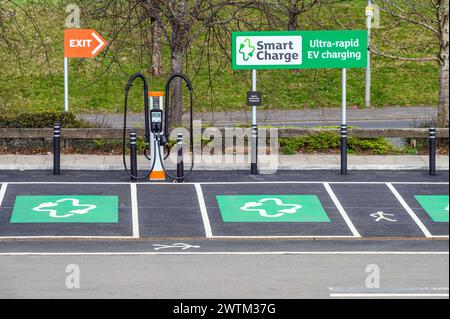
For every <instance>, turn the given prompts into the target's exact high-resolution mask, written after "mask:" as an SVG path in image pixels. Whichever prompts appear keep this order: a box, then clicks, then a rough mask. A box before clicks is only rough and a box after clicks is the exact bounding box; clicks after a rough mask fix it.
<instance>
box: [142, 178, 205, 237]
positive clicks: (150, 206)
mask: <svg viewBox="0 0 450 319" xmlns="http://www.w3.org/2000/svg"><path fill="white" fill-rule="evenodd" d="M137 199H138V207H139V233H140V236H141V237H144V238H145V237H205V235H206V234H205V228H204V225H203V222H202V217H201V213H200V207H199V202H198V200H197V195H196V190H195V186H194V185H192V184H165V185H161V184H159V185H149V184H146V185H137Z"/></svg>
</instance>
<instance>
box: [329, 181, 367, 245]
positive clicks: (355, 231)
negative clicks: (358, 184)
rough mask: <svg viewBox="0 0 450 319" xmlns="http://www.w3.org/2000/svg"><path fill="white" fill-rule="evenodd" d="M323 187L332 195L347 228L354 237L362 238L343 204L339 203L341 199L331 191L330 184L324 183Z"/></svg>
mask: <svg viewBox="0 0 450 319" xmlns="http://www.w3.org/2000/svg"><path fill="white" fill-rule="evenodd" d="M323 186H324V187H325V189H326V190H327V192H328V195H330V197H331V199H332V200H333V203H334V205H335V206H336V207H337V209H338V211H339V213H340V214H341V215H342V218H344V220H345V222H346V224H347V226H348V227H349V228H350V230H351V232H352V234H353V236H354V237H361V235H360V233H359V232H358V230H357V229H356V227H355V225H353V223H352V221H351V219H350V217H348V215H347V212H346V211H345V209H344V207H342V205H341V203H340V202H339V199H338V198H337V197H336V194H334V192H333V190H332V189H331V186H330V184H328V183H323Z"/></svg>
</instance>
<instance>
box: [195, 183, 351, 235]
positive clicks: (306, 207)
mask: <svg viewBox="0 0 450 319" xmlns="http://www.w3.org/2000/svg"><path fill="white" fill-rule="evenodd" d="M202 188H203V195H204V200H205V206H206V209H207V212H208V216H209V221H210V223H211V230H212V234H213V236H214V237H229V236H251V237H253V236H254V237H266V236H295V237H297V236H298V237H303V236H304V237H333V236H339V237H341V236H344V237H345V236H349V237H351V236H353V234H352V232H351V230H350V228H349V227H348V225H347V224H346V222H345V220H344V218H343V217H342V215H341V214H340V212H339V210H338V209H337V208H336V206H335V205H334V203H333V201H332V199H331V198H330V196H329V194H328V193H327V191H326V189H325V187H324V185H323V184H321V183H318V184H290V183H287V184H270V183H268V184H264V183H262V184H259V183H255V184H223V185H211V184H207V185H203V186H202Z"/></svg>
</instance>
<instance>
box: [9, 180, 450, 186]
mask: <svg viewBox="0 0 450 319" xmlns="http://www.w3.org/2000/svg"><path fill="white" fill-rule="evenodd" d="M323 183H328V184H368V185H383V184H386V183H390V184H398V185H449V183H448V182H351V181H346V182H337V181H336V182H324V181H322V182H321V181H310V182H306V181H261V182H185V183H180V184H174V183H168V182H144V183H139V185H172V186H173V185H195V184H203V185H239V184H243V185H246V184H323ZM8 184H11V185H40V184H48V185H130V184H131V183H130V182H8Z"/></svg>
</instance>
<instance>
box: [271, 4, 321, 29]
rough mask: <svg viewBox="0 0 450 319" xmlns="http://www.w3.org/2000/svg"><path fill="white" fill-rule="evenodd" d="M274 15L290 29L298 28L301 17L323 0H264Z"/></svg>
mask: <svg viewBox="0 0 450 319" xmlns="http://www.w3.org/2000/svg"><path fill="white" fill-rule="evenodd" d="M325 1H326V0H325ZM262 2H263V3H265V5H266V7H267V8H268V9H269V10H268V12H270V13H271V15H272V16H275V17H278V18H279V19H281V20H282V21H281V23H282V24H284V25H285V27H283V29H284V28H285V29H286V30H288V31H294V30H298V19H299V17H300V16H301V15H302V14H303V13H305V12H307V11H309V10H311V9H312V8H314V7H315V6H317V5H319V4H321V3H322V2H323V0H270V1H262Z"/></svg>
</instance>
